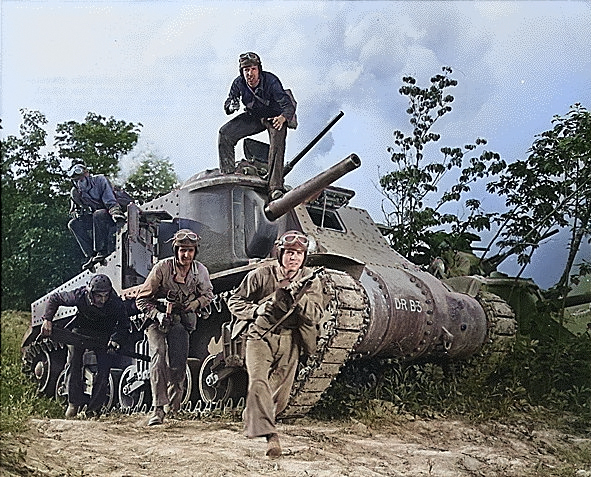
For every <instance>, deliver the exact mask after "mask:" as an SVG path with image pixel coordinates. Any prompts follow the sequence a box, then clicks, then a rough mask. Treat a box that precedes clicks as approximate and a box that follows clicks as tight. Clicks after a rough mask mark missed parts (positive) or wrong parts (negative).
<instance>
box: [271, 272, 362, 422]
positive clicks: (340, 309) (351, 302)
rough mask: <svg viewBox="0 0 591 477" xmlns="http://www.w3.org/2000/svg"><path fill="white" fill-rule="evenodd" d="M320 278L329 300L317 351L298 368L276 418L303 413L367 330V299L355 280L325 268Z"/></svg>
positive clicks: (335, 373) (313, 402)
mask: <svg viewBox="0 0 591 477" xmlns="http://www.w3.org/2000/svg"><path fill="white" fill-rule="evenodd" d="M322 281H323V284H324V293H325V294H326V296H328V297H330V300H329V303H328V305H327V308H326V312H325V314H324V317H323V319H322V321H321V323H320V332H319V340H318V346H317V354H316V356H314V357H310V358H309V359H308V363H307V365H306V366H305V367H303V368H302V369H300V371H299V373H298V376H297V377H296V381H295V382H294V386H293V389H292V393H291V397H290V401H289V404H288V406H287V408H286V409H285V410H284V411H283V412H282V413H281V415H280V416H279V418H287V417H297V416H303V415H305V414H306V413H307V412H308V411H309V410H310V409H311V408H312V407H313V406H314V405H315V404H316V403H317V402H318V401H319V400H320V398H321V396H322V393H323V392H324V391H325V390H326V389H327V388H328V387H329V386H330V384H331V383H332V381H333V380H334V379H335V378H336V376H337V375H338V374H339V372H340V370H341V367H342V366H343V364H344V363H345V361H347V360H348V359H349V358H350V357H351V355H352V354H353V350H354V348H355V345H356V344H357V343H359V342H360V341H361V339H362V338H363V336H364V335H365V332H366V330H367V325H368V322H369V313H368V310H369V308H368V307H369V300H368V298H367V295H366V293H365V290H364V289H363V287H362V286H361V285H360V284H359V282H357V280H355V279H354V278H353V277H351V276H350V275H349V274H347V273H345V272H341V271H338V270H326V271H325V272H324V273H323V274H322Z"/></svg>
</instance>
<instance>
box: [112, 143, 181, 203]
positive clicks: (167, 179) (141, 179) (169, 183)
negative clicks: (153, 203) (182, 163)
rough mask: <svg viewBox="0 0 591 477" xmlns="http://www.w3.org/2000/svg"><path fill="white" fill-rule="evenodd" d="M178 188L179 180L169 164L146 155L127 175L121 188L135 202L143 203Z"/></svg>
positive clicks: (167, 161) (148, 154)
mask: <svg viewBox="0 0 591 477" xmlns="http://www.w3.org/2000/svg"><path fill="white" fill-rule="evenodd" d="M178 186H179V180H178V177H177V175H176V173H175V172H174V167H173V165H172V164H171V162H170V161H169V160H167V159H159V158H157V157H155V156H154V155H153V154H152V153H147V154H146V155H145V156H144V157H143V158H142V160H141V161H140V163H139V164H138V166H137V167H136V168H135V169H134V170H133V171H132V173H131V174H130V175H129V177H128V178H127V180H126V181H125V185H124V186H123V188H124V189H125V190H126V191H127V192H128V193H129V194H130V195H131V196H132V197H133V198H134V199H135V200H136V201H138V202H140V203H145V202H148V201H150V200H152V199H155V198H156V197H159V196H161V195H163V194H167V193H168V192H170V191H171V190H173V189H174V188H176V187H178Z"/></svg>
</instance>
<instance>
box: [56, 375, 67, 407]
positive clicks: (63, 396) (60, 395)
mask: <svg viewBox="0 0 591 477" xmlns="http://www.w3.org/2000/svg"><path fill="white" fill-rule="evenodd" d="M54 397H55V400H56V401H57V402H58V403H59V404H61V405H62V406H64V407H65V406H66V405H67V404H68V391H67V388H66V370H65V369H64V370H63V371H62V372H61V373H60V375H59V376H58V378H57V383H56V384H55V395H54Z"/></svg>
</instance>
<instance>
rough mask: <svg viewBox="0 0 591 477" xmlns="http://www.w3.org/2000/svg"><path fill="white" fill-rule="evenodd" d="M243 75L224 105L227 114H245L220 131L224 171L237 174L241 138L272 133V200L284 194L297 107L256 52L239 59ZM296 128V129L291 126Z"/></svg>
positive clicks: (234, 84) (219, 141)
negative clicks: (287, 152) (286, 161)
mask: <svg viewBox="0 0 591 477" xmlns="http://www.w3.org/2000/svg"><path fill="white" fill-rule="evenodd" d="M238 64H239V69H240V75H239V76H238V77H237V78H236V79H235V80H234V81H233V82H232V86H231V87H230V93H229V94H228V98H227V99H226V101H225V103H224V110H225V111H226V114H232V113H234V112H236V111H238V109H239V108H240V106H239V100H240V99H242V104H243V105H244V106H245V111H244V112H243V113H241V114H239V115H238V116H236V117H235V118H233V119H231V120H230V121H228V122H227V123H226V124H224V125H223V126H222V127H221V128H220V132H219V140H218V148H219V160H220V171H221V172H222V174H232V173H233V172H234V171H235V167H236V166H235V151H234V148H235V146H236V144H237V143H238V141H239V140H240V139H243V138H245V137H247V136H252V135H254V134H258V133H260V132H262V131H264V130H265V129H266V130H267V131H268V132H269V143H270V144H269V156H268V177H269V199H270V200H275V199H278V198H279V197H281V196H282V195H283V160H284V156H285V139H286V137H287V126H288V124H287V123H288V122H289V121H291V120H292V119H293V118H294V117H295V105H294V103H293V102H292V100H291V98H290V97H289V95H288V94H287V93H286V92H285V90H284V89H283V86H282V85H281V81H280V80H279V78H278V77H277V76H275V75H274V74H273V73H270V72H268V71H263V67H262V64H261V59H260V58H259V55H257V54H256V53H252V52H248V53H243V54H242V55H240V57H239V59H238ZM290 127H295V126H290Z"/></svg>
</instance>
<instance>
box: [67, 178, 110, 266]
mask: <svg viewBox="0 0 591 477" xmlns="http://www.w3.org/2000/svg"><path fill="white" fill-rule="evenodd" d="M71 196H72V207H71V212H73V213H74V212H78V213H77V217H75V218H73V219H72V220H70V222H68V228H69V229H70V230H71V231H72V233H73V234H74V236H75V237H76V240H77V242H78V244H79V245H80V248H81V249H82V252H84V255H85V256H86V257H87V258H89V257H92V256H94V255H97V254H98V253H100V254H102V255H104V256H107V255H109V253H108V252H109V250H108V241H109V236H110V235H111V234H112V233H113V232H114V230H115V226H116V225H115V221H114V220H113V218H112V217H111V214H110V213H109V209H111V208H113V207H115V206H117V205H118V203H117V199H116V198H115V193H114V192H113V186H112V185H111V183H110V182H109V180H108V179H107V178H106V177H105V176H104V175H102V174H99V175H96V176H88V177H82V178H81V179H80V180H78V181H77V182H76V185H75V187H74V188H73V189H72V192H71ZM84 208H87V209H90V212H91V213H90V214H87V213H84V211H83V209H84Z"/></svg>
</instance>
